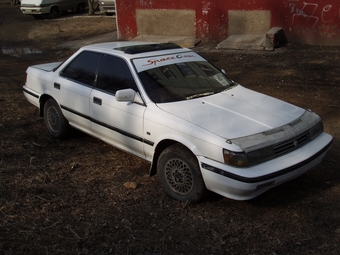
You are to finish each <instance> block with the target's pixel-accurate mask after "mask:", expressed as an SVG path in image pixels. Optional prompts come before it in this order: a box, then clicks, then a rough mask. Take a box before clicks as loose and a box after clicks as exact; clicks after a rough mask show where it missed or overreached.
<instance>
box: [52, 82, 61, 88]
mask: <svg viewBox="0 0 340 255" xmlns="http://www.w3.org/2000/svg"><path fill="white" fill-rule="evenodd" d="M53 86H54V88H55V89H59V90H60V84H59V83H56V82H55V83H54V84H53Z"/></svg>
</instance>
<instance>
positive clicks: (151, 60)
mask: <svg viewBox="0 0 340 255" xmlns="http://www.w3.org/2000/svg"><path fill="white" fill-rule="evenodd" d="M194 57H195V56H194V55H176V56H171V57H165V58H159V59H149V60H148V61H147V62H148V64H145V65H143V66H149V65H154V66H155V65H157V63H161V62H165V61H170V60H174V59H181V58H194Z"/></svg>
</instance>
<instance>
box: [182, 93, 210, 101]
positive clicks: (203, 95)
mask: <svg viewBox="0 0 340 255" xmlns="http://www.w3.org/2000/svg"><path fill="white" fill-rule="evenodd" d="M213 94H214V92H205V93H200V94H195V95H192V96H189V97H187V98H186V99H187V100H190V99H193V98H198V97H205V96H210V95H213Z"/></svg>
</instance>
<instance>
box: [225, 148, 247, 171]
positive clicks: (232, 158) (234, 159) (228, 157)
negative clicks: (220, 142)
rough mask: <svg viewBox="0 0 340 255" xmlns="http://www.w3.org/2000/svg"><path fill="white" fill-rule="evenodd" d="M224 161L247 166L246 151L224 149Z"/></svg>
mask: <svg viewBox="0 0 340 255" xmlns="http://www.w3.org/2000/svg"><path fill="white" fill-rule="evenodd" d="M223 157H224V162H225V163H227V164H229V165H232V166H237V167H247V166H248V159H247V155H246V153H245V152H234V151H229V150H226V149H223Z"/></svg>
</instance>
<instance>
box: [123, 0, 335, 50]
mask: <svg viewBox="0 0 340 255" xmlns="http://www.w3.org/2000/svg"><path fill="white" fill-rule="evenodd" d="M116 5H117V24H118V36H119V38H121V39H132V38H134V37H136V36H137V35H138V34H141V32H143V33H144V32H152V31H157V33H159V32H162V33H170V31H171V33H175V34H174V35H179V34H180V35H182V34H183V33H184V34H185V35H186V33H188V34H189V33H191V32H192V28H193V27H194V34H195V35H196V36H197V37H198V38H200V39H201V40H203V41H217V42H218V41H222V40H224V39H226V38H227V37H228V35H229V34H234V33H248V32H252V33H258V32H259V33H263V32H264V31H265V30H267V29H268V30H269V28H271V27H275V26H278V27H282V28H283V29H284V31H285V34H286V36H287V38H288V40H289V41H290V42H298V43H307V44H320V45H340V1H339V0H235V1H231V0H229V1H227V0H201V1H198V0H180V1H179V0H116ZM166 10H168V11H166ZM176 10H177V11H182V12H176ZM160 13H163V14H164V16H163V17H164V18H162V16H160V15H159V14H160ZM165 13H167V14H165ZM190 23H191V24H190ZM192 23H193V24H192ZM140 29H141V30H140Z"/></svg>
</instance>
